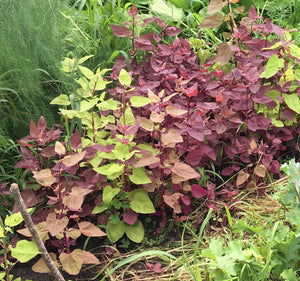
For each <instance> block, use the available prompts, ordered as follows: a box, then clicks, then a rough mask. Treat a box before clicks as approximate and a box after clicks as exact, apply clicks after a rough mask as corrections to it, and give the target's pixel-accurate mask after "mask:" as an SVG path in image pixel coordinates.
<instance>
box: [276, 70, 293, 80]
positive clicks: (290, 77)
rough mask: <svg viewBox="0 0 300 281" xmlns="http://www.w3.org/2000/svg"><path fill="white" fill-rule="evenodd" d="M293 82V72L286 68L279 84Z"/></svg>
mask: <svg viewBox="0 0 300 281" xmlns="http://www.w3.org/2000/svg"><path fill="white" fill-rule="evenodd" d="M294 80H295V74H294V70H293V69H292V68H288V69H287V70H286V72H285V73H284V74H283V75H282V76H281V77H280V79H279V82H280V83H284V82H290V81H294Z"/></svg>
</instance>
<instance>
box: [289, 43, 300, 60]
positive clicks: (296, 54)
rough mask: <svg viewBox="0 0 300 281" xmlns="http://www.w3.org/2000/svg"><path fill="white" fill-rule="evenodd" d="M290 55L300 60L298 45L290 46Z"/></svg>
mask: <svg viewBox="0 0 300 281" xmlns="http://www.w3.org/2000/svg"><path fill="white" fill-rule="evenodd" d="M290 54H291V55H292V56H293V57H296V58H297V59H298V60H300V48H299V47H298V46H297V45H295V44H293V45H291V46H290Z"/></svg>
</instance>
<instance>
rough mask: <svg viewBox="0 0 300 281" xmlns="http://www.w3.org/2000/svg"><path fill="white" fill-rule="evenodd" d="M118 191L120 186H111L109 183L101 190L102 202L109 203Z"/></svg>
mask: <svg viewBox="0 0 300 281" xmlns="http://www.w3.org/2000/svg"><path fill="white" fill-rule="evenodd" d="M119 192H120V188H112V187H111V186H110V185H108V186H106V187H105V188H104V190H103V203H104V204H106V205H109V204H110V202H111V201H112V200H113V198H114V197H115V196H116V195H117V194H118V193H119Z"/></svg>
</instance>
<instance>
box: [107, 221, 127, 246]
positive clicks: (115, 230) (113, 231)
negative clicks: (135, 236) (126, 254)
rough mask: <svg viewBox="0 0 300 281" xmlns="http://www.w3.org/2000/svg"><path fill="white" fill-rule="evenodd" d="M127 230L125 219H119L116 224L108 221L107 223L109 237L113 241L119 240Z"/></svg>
mask: <svg viewBox="0 0 300 281" xmlns="http://www.w3.org/2000/svg"><path fill="white" fill-rule="evenodd" d="M125 231H126V225H125V223H124V222H123V221H118V222H117V223H116V224H114V223H112V222H110V221H109V222H108V223H107V224H106V234H107V238H108V239H109V241H110V242H111V243H115V242H117V241H118V240H119V239H120V238H122V236H123V235H124V233H125Z"/></svg>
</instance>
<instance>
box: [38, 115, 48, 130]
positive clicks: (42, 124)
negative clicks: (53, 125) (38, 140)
mask: <svg viewBox="0 0 300 281" xmlns="http://www.w3.org/2000/svg"><path fill="white" fill-rule="evenodd" d="M37 127H38V129H39V130H40V131H44V130H46V128H47V123H46V121H45V118H44V116H41V117H40V119H39V121H38V124H37Z"/></svg>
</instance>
